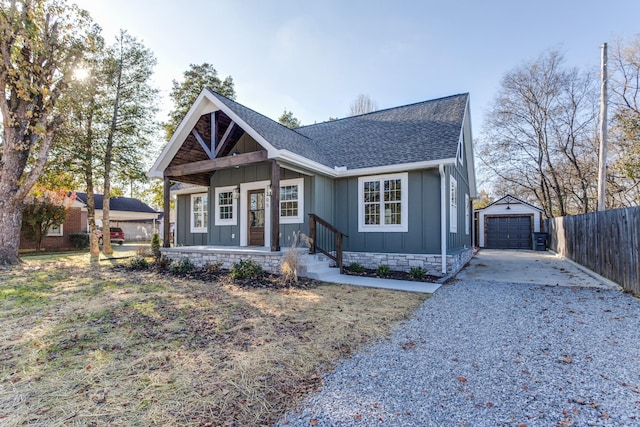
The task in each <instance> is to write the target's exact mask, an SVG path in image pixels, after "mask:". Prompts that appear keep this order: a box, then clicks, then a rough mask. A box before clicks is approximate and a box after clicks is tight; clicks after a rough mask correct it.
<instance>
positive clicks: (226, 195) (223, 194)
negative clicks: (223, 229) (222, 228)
mask: <svg viewBox="0 0 640 427" xmlns="http://www.w3.org/2000/svg"><path fill="white" fill-rule="evenodd" d="M235 188H236V187H235V186H231V187H217V188H216V189H215V197H216V198H215V203H214V209H215V212H216V214H215V218H214V219H215V223H216V225H236V224H237V221H236V211H237V210H238V209H237V200H236V199H234V198H233V191H234V189H235Z"/></svg>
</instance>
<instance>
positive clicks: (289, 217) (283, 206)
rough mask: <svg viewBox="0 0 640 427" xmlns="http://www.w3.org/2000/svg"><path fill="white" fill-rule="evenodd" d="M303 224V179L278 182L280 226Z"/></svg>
mask: <svg viewBox="0 0 640 427" xmlns="http://www.w3.org/2000/svg"><path fill="white" fill-rule="evenodd" d="M302 222H304V178H296V179H287V180H283V181H280V224H296V223H302Z"/></svg>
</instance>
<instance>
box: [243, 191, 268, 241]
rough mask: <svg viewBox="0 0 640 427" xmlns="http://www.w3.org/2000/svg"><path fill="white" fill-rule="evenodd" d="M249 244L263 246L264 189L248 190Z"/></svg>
mask: <svg viewBox="0 0 640 427" xmlns="http://www.w3.org/2000/svg"><path fill="white" fill-rule="evenodd" d="M248 209H249V215H247V217H248V218H249V241H248V245H249V246H264V214H265V212H264V190H252V191H249V206H248Z"/></svg>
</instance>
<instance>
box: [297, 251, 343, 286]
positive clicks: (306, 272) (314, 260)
mask: <svg viewBox="0 0 640 427" xmlns="http://www.w3.org/2000/svg"><path fill="white" fill-rule="evenodd" d="M302 264H303V266H304V267H303V268H302V269H301V270H302V271H301V272H300V273H299V274H300V276H302V277H308V278H309V279H316V280H323V279H324V278H325V277H328V276H332V275H333V274H335V273H336V272H337V271H338V269H337V268H336V267H332V266H331V264H332V261H330V260H328V259H327V258H326V257H324V256H322V255H312V254H306V255H304V256H303V257H302Z"/></svg>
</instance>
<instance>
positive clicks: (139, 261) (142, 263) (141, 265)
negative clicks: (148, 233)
mask: <svg viewBox="0 0 640 427" xmlns="http://www.w3.org/2000/svg"><path fill="white" fill-rule="evenodd" d="M129 267H130V268H132V269H134V270H146V269H147V268H149V263H148V262H147V259H146V258H145V257H143V256H140V255H136V256H134V257H133V258H131V259H130V260H129Z"/></svg>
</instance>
